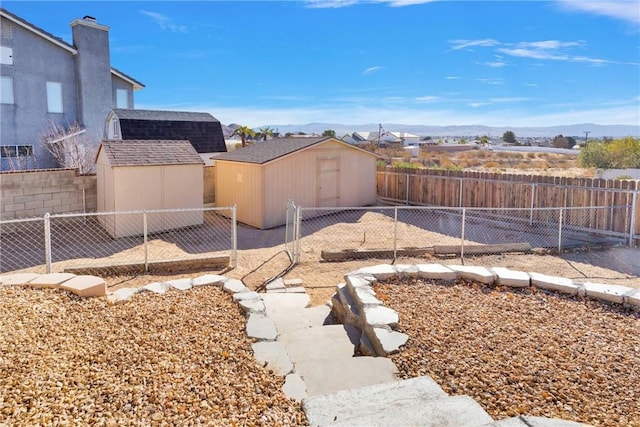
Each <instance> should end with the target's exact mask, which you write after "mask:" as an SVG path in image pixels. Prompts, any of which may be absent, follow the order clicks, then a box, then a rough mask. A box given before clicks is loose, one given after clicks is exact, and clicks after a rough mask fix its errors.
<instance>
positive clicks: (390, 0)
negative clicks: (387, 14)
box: [305, 0, 435, 9]
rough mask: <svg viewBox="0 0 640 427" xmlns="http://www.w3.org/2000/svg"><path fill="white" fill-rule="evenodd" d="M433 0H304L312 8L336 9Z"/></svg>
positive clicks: (415, 3) (396, 4) (402, 5)
mask: <svg viewBox="0 0 640 427" xmlns="http://www.w3.org/2000/svg"><path fill="white" fill-rule="evenodd" d="M433 1H435V0H306V2H305V3H306V6H307V7H309V8H313V9H330V8H333V9H336V8H340V7H349V6H353V5H356V4H371V3H381V4H387V5H389V6H391V7H404V6H415V5H418V4H424V3H431V2H433Z"/></svg>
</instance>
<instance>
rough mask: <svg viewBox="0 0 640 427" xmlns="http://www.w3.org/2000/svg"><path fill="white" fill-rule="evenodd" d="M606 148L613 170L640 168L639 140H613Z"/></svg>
mask: <svg viewBox="0 0 640 427" xmlns="http://www.w3.org/2000/svg"><path fill="white" fill-rule="evenodd" d="M606 147H607V151H608V152H609V158H610V159H611V165H612V167H613V168H614V169H635V168H640V139H634V138H632V137H630V136H628V137H626V138H622V139H614V140H613V141H611V142H609V143H608V144H607V145H606Z"/></svg>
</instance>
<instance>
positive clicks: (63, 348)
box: [0, 286, 306, 426]
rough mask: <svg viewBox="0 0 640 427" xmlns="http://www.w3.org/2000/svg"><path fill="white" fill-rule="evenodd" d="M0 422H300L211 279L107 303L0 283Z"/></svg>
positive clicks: (298, 413)
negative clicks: (209, 283) (209, 284)
mask: <svg viewBox="0 0 640 427" xmlns="http://www.w3.org/2000/svg"><path fill="white" fill-rule="evenodd" d="M0 306H1V307H2V316H0V425H11V426H13V425H20V426H26V425H114V426H115V425H117V426H122V425H212V424H213V425H300V424H305V422H306V421H305V416H304V413H303V412H302V410H301V408H300V405H299V404H297V403H296V402H294V401H291V400H289V399H287V398H286V397H285V396H284V394H283V393H282V392H281V387H282V384H283V379H282V377H279V376H276V375H273V374H272V373H270V372H268V371H267V370H265V369H263V368H262V367H260V366H259V365H258V364H257V363H256V362H255V360H254V358H253V353H252V350H251V343H250V341H249V340H248V339H247V338H246V336H245V334H244V317H243V316H242V314H241V313H240V310H239V309H238V307H237V305H236V304H235V303H233V302H232V301H231V298H230V297H229V296H228V295H226V294H224V293H223V291H222V290H220V289H218V288H215V287H201V288H195V289H192V290H190V291H188V292H178V291H175V290H172V291H169V292H168V293H167V294H166V295H164V296H159V295H155V294H151V293H144V294H138V295H136V296H135V298H134V299H133V300H132V301H130V302H129V303H127V304H122V305H116V306H110V305H108V304H107V303H106V300H105V299H104V298H93V299H83V298H78V297H75V296H73V295H71V294H69V293H66V292H61V291H56V290H49V289H45V290H32V289H25V288H19V287H7V286H0Z"/></svg>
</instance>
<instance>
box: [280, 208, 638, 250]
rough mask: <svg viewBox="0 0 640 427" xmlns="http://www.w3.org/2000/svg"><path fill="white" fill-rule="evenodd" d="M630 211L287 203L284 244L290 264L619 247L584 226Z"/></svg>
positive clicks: (613, 237)
mask: <svg viewBox="0 0 640 427" xmlns="http://www.w3.org/2000/svg"><path fill="white" fill-rule="evenodd" d="M630 209H631V206H608V207H604V208H603V207H589V208H536V209H530V208H523V209H504V208H493V209H492V208H484V209H480V208H445V207H417V206H376V207H364V208H355V207H350V208H306V207H299V206H298V207H294V206H293V205H292V206H290V210H293V211H295V212H296V213H289V214H288V216H287V221H288V222H287V226H286V228H287V230H288V231H287V243H286V247H287V248H288V249H287V250H290V251H291V257H292V259H293V260H294V262H304V261H311V260H318V259H322V260H326V261H331V260H338V259H349V258H353V257H359V256H362V257H363V258H364V257H367V256H371V257H376V258H382V259H384V258H387V259H396V258H397V257H399V256H422V255H424V254H434V253H435V254H451V255H457V256H460V257H461V258H462V259H464V255H465V252H466V253H478V252H479V251H480V250H484V251H487V252H488V253H490V252H491V250H492V248H491V247H488V246H491V245H493V246H499V247H497V248H496V249H495V250H496V251H521V250H525V249H526V248H529V249H534V248H543V249H548V250H552V251H554V252H555V251H558V252H560V251H562V250H566V249H571V248H584V247H596V246H611V245H621V244H624V243H626V241H627V239H628V234H627V233H619V232H614V231H611V230H609V229H602V228H598V227H594V226H592V225H591V224H594V221H593V219H594V218H602V219H603V221H604V219H606V218H614V217H615V218H617V217H622V218H624V217H625V215H618V214H619V213H624V212H623V211H625V210H626V211H629V210H630ZM627 217H628V216H627ZM596 223H597V221H596ZM289 230H293V231H289ZM480 246H483V247H482V248H480ZM522 248H524V249H522ZM331 257H336V258H334V259H332V258H331Z"/></svg>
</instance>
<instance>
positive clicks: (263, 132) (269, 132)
mask: <svg viewBox="0 0 640 427" xmlns="http://www.w3.org/2000/svg"><path fill="white" fill-rule="evenodd" d="M258 135H259V136H260V138H261V139H262V140H263V141H266V140H267V138H269V137H272V136H273V129H271V128H270V127H269V126H265V127H262V128H260V129H258Z"/></svg>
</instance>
